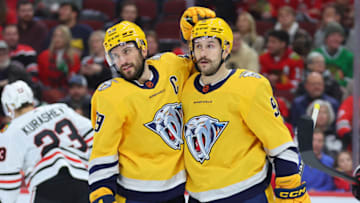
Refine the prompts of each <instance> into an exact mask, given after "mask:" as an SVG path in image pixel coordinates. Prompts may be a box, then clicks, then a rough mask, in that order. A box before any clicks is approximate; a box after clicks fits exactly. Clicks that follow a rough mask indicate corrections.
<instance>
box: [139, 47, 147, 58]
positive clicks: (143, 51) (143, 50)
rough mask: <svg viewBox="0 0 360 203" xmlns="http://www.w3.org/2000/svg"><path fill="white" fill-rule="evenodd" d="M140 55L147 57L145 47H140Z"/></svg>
mask: <svg viewBox="0 0 360 203" xmlns="http://www.w3.org/2000/svg"><path fill="white" fill-rule="evenodd" d="M140 52H141V55H142V56H143V57H144V58H146V57H147V54H148V50H147V49H141V51H140Z"/></svg>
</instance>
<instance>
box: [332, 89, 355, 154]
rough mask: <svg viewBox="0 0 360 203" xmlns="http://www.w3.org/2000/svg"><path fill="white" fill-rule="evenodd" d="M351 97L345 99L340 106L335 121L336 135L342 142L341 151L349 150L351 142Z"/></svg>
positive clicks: (352, 99)
mask: <svg viewBox="0 0 360 203" xmlns="http://www.w3.org/2000/svg"><path fill="white" fill-rule="evenodd" d="M353 102H354V98H353V96H349V97H348V98H346V99H345V100H344V101H343V102H342V103H341V105H340V108H339V111H338V117H337V119H336V133H337V134H338V136H339V137H340V139H341V141H342V142H343V149H349V148H350V144H351V141H352V130H353V127H352V123H353V113H354V112H353V109H354V107H353Z"/></svg>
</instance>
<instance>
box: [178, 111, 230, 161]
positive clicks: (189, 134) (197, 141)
mask: <svg viewBox="0 0 360 203" xmlns="http://www.w3.org/2000/svg"><path fill="white" fill-rule="evenodd" d="M228 123H229V122H227V121H225V122H220V121H219V120H218V119H215V118H212V117H210V116H207V115H202V116H197V117H193V118H191V119H190V120H189V121H188V122H187V123H186V124H185V140H186V143H187V146H188V148H189V151H190V152H191V154H192V156H193V157H194V158H195V160H196V161H198V162H200V163H203V162H204V161H205V160H209V159H210V155H209V154H210V151H211V148H212V147H213V145H214V144H215V142H216V140H217V139H218V138H219V137H220V135H221V133H222V132H223V131H224V129H225V127H226V126H227V124H228Z"/></svg>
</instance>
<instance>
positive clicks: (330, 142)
mask: <svg viewBox="0 0 360 203" xmlns="http://www.w3.org/2000/svg"><path fill="white" fill-rule="evenodd" d="M314 104H319V105H320V111H319V115H318V118H317V120H316V128H317V129H319V130H320V131H321V132H323V133H324V136H325V138H324V142H325V143H324V152H325V153H326V154H328V155H330V156H331V157H332V158H335V157H336V155H337V154H338V153H339V152H340V151H341V150H342V143H341V140H340V139H338V138H337V136H336V132H335V125H334V124H335V123H334V121H335V115H336V114H335V112H334V110H333V108H332V106H331V104H330V102H328V101H325V100H322V99H316V100H314V101H313V102H312V103H311V104H310V105H309V106H308V107H307V109H306V115H308V116H311V115H312V112H313V110H314Z"/></svg>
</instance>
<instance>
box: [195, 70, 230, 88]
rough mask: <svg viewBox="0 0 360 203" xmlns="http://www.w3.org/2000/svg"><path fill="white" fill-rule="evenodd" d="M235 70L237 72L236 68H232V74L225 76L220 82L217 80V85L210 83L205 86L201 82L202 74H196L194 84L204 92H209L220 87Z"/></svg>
mask: <svg viewBox="0 0 360 203" xmlns="http://www.w3.org/2000/svg"><path fill="white" fill-rule="evenodd" d="M235 72H236V69H233V70H231V72H230V74H229V75H228V76H227V77H226V78H224V79H223V80H221V81H220V82H217V83H216V84H215V85H211V84H210V85H204V86H203V85H201V84H200V76H201V74H199V75H197V76H196V78H195V80H194V86H195V88H196V89H197V90H198V91H199V92H200V93H202V94H206V93H209V92H211V91H214V90H216V89H218V88H219V87H221V86H222V85H223V84H224V83H225V82H226V81H227V80H228V79H229V78H230V77H231V76H232V75H233V74H234V73H235Z"/></svg>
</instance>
